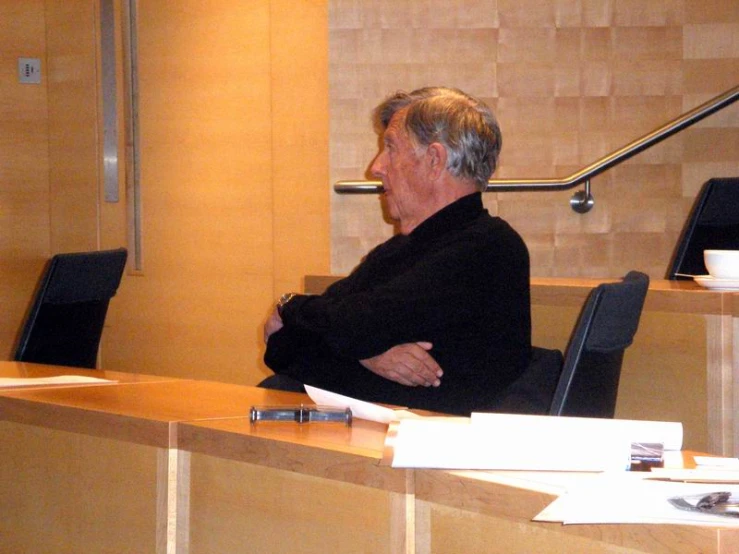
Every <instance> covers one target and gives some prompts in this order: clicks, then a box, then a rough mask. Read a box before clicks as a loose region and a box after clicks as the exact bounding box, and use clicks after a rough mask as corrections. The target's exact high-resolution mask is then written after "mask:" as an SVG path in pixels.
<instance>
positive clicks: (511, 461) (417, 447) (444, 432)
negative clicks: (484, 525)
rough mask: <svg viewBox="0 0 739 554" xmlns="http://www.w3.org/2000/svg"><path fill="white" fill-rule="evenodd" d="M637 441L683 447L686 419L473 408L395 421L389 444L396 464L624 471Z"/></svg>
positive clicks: (409, 465)
mask: <svg viewBox="0 0 739 554" xmlns="http://www.w3.org/2000/svg"><path fill="white" fill-rule="evenodd" d="M640 424H643V425H640ZM642 427H646V428H648V429H651V430H652V432H650V433H647V432H645V431H644V429H643V428H642ZM389 441H392V444H387V443H388V442H389ZM638 441H643V442H662V443H669V445H670V446H671V447H676V448H678V449H679V448H680V445H681V444H682V425H681V424H679V423H672V422H633V421H630V420H610V419H609V420H604V419H600V420H598V419H593V418H570V417H549V416H526V415H510V414H472V417H471V418H425V419H422V420H402V421H400V422H398V423H395V424H393V425H392V426H391V432H390V433H388V439H386V446H388V447H390V448H392V451H393V457H392V462H391V464H392V466H393V467H415V468H438V469H500V470H526V471H608V470H620V471H623V470H624V469H626V468H627V467H628V466H629V464H630V456H631V443H632V442H638Z"/></svg>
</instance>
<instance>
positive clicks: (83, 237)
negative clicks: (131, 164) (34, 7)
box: [46, 0, 123, 253]
mask: <svg viewBox="0 0 739 554" xmlns="http://www.w3.org/2000/svg"><path fill="white" fill-rule="evenodd" d="M98 27H99V19H98V17H97V12H96V2H91V1H90V0H72V1H69V2H54V1H47V2H46V37H47V60H48V71H47V74H48V79H49V82H48V90H49V121H48V126H49V145H48V148H49V195H50V203H51V214H50V220H51V250H52V252H53V253H57V252H80V251H86V250H96V249H98V248H99V244H100V237H99V216H98V214H99V211H100V210H99V191H98V182H99V178H100V175H99V172H100V168H101V167H102V159H101V157H100V151H99V149H98V141H99V140H100V129H99V125H100V123H99V121H100V114H99V108H100V99H99V97H98V77H99V74H98V46H97V45H98V42H99V29H98ZM116 246H123V244H117V245H116Z"/></svg>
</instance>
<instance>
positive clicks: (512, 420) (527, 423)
mask: <svg viewBox="0 0 739 554" xmlns="http://www.w3.org/2000/svg"><path fill="white" fill-rule="evenodd" d="M472 422H473V423H474V424H475V425H480V426H485V427H488V428H492V429H495V430H496V432H498V433H500V432H504V431H505V430H506V429H510V430H512V431H515V432H518V431H520V430H524V431H526V432H529V431H530V432H533V433H535V434H537V435H539V434H540V435H542V436H543V437H544V438H546V435H548V434H550V433H551V434H554V435H556V436H557V437H560V438H561V437H562V436H563V435H564V436H565V437H567V438H568V439H569V437H571V436H572V437H581V439H582V442H583V446H584V445H585V444H587V442H586V441H590V440H594V441H599V440H600V437H601V436H603V435H605V436H606V438H607V439H609V440H619V438H620V440H624V441H626V442H628V443H629V444H631V443H662V444H663V445H664V449H665V450H680V449H682V446H683V426H682V424H681V423H677V422H673V421H640V420H634V419H601V418H594V417H551V416H533V415H514V414H495V413H473V414H472ZM511 437H513V435H511Z"/></svg>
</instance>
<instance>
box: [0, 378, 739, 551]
mask: <svg viewBox="0 0 739 554" xmlns="http://www.w3.org/2000/svg"><path fill="white" fill-rule="evenodd" d="M301 401H303V402H304V401H307V397H306V396H304V395H299V394H294V393H283V392H277V391H269V390H264V389H258V388H254V387H243V386H238V385H228V384H221V383H212V382H203V381H189V380H174V381H158V382H147V381H146V379H145V378H142V379H141V380H140V381H137V382H132V383H120V384H114V385H105V386H86V387H78V388H69V387H67V388H50V389H37V390H28V391H12V392H4V393H3V394H0V441H1V442H0V444H2V445H3V453H2V459H3V464H2V465H0V487H1V488H2V490H3V495H0V513H2V514H3V517H2V518H0V536H1V537H2V541H0V553H8V554H11V553H12V554H15V553H17V552H28V553H36V552H52V551H53V552H60V553H70V554H71V553H78V552H136V553H145V552H152V553H157V554H159V553H162V554H163V553H165V552H166V553H178V554H198V553H206V552H219V553H220V552H260V553H272V552H274V553H282V552H289V551H299V552H301V553H312V552H321V553H324V552H342V553H351V552H357V553H359V552H388V553H393V554H395V553H404V554H409V553H419V554H427V553H431V552H433V553H434V554H437V553H443V552H450V553H451V552H454V553H458V552H465V553H466V554H474V553H476V552H480V553H482V552H485V553H491V552H493V553H495V552H501V553H503V552H505V553H506V554H516V553H519V552H520V553H524V552H525V553H527V554H528V553H530V552H537V553H549V552H551V553H554V552H568V553H569V552H576V553H577V552H583V553H584V552H588V553H591V552H596V553H598V552H609V553H622V552H654V553H659V554H664V553H681V554H682V553H688V552H705V553H716V554H719V553H720V554H726V553H727V552H734V553H736V550H734V551H732V550H731V548H734V546H733V545H735V544H736V545H739V540H737V535H736V533H735V532H734V531H728V530H725V529H719V528H698V527H681V526H663V525H644V526H634V525H631V526H614V525H608V526H598V525H588V526H567V527H565V526H561V525H559V524H551V523H533V522H531V521H530V519H531V518H532V517H533V516H534V515H536V513H538V511H539V510H541V509H542V508H543V507H544V506H545V505H546V504H547V503H548V502H549V501H551V500H552V499H553V498H554V497H555V496H556V494H557V492H558V490H557V488H556V483H554V484H553V483H548V482H547V481H546V479H543V480H540V482H537V483H536V484H534V485H531V480H529V482H528V483H526V484H524V483H522V482H521V479H519V482H516V477H513V478H512V477H511V472H448V471H429V470H399V469H391V468H389V467H385V466H380V465H378V462H379V460H380V459H381V455H382V449H383V444H384V437H385V431H386V427H385V426H384V425H380V424H376V423H371V422H366V421H361V420H357V421H355V425H353V426H352V427H351V428H347V427H344V426H343V425H341V424H306V425H299V424H294V423H268V422H262V423H259V424H257V425H251V424H250V422H249V420H248V416H247V414H248V411H249V408H250V407H251V406H252V405H268V404H277V405H284V404H297V403H300V402H301ZM519 477H520V476H519Z"/></svg>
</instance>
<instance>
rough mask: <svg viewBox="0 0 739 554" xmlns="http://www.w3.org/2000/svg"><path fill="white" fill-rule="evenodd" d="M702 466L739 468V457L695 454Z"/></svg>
mask: <svg viewBox="0 0 739 554" xmlns="http://www.w3.org/2000/svg"><path fill="white" fill-rule="evenodd" d="M693 460H695V463H696V464H698V466H700V467H704V468H716V469H731V470H737V469H739V458H722V457H719V456H693Z"/></svg>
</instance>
